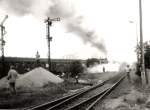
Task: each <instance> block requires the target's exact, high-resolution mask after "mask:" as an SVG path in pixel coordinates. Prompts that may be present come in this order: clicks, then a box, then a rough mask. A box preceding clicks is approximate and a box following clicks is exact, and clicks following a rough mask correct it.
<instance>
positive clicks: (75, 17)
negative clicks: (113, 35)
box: [0, 0, 107, 54]
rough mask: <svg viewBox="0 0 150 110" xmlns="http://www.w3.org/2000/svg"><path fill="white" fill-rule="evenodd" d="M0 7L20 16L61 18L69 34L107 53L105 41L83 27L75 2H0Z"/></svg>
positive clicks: (54, 0) (66, 0) (82, 19)
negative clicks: (31, 15)
mask: <svg viewBox="0 0 150 110" xmlns="http://www.w3.org/2000/svg"><path fill="white" fill-rule="evenodd" d="M0 6H1V7H3V8H4V9H6V10H8V11H10V12H13V13H14V14H17V15H20V16H24V15H26V14H33V15H36V17H37V14H38V16H39V18H40V16H43V17H46V16H49V17H60V18H61V20H62V23H63V25H64V26H65V28H66V29H67V32H70V33H74V34H76V35H77V36H79V37H80V38H81V39H82V40H83V42H84V43H90V44H91V45H92V46H93V47H95V48H97V49H99V50H100V51H101V52H103V53H104V54H106V53H107V51H106V48H105V44H104V40H103V39H102V38H101V40H98V39H99V36H98V35H97V33H96V32H95V31H94V30H91V29H90V28H89V27H86V26H83V25H84V24H85V23H84V16H83V15H81V14H79V13H80V12H77V11H76V9H75V8H76V7H75V5H74V3H73V0H0Z"/></svg>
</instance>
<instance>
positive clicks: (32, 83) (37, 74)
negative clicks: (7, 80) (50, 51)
mask: <svg viewBox="0 0 150 110" xmlns="http://www.w3.org/2000/svg"><path fill="white" fill-rule="evenodd" d="M61 82H63V79H61V78H59V77H58V76H56V75H54V74H53V73H51V72H49V71H47V70H46V69H44V68H42V67H38V68H35V69H33V70H31V71H29V72H27V73H25V74H24V75H22V76H21V77H19V78H18V79H17V81H16V87H29V88H32V87H43V86H44V85H46V84H48V83H55V84H57V83H61Z"/></svg>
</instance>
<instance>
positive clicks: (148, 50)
mask: <svg viewBox="0 0 150 110" xmlns="http://www.w3.org/2000/svg"><path fill="white" fill-rule="evenodd" d="M144 50H145V52H144V59H145V68H148V69H150V42H145V45H144Z"/></svg>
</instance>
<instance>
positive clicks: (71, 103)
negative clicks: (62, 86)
mask: <svg viewBox="0 0 150 110" xmlns="http://www.w3.org/2000/svg"><path fill="white" fill-rule="evenodd" d="M125 77H126V74H119V75H118V76H115V77H113V78H111V79H109V80H106V81H104V82H102V83H100V84H97V85H95V86H92V87H90V88H88V89H86V90H80V91H79V92H77V93H74V94H72V95H67V96H64V97H62V98H59V99H57V100H54V101H51V102H47V103H44V104H41V105H37V106H36V105H35V106H32V107H28V108H25V109H24V110H92V109H93V107H94V106H95V105H96V104H97V103H98V102H100V101H101V100H102V99H103V98H104V97H105V96H107V95H108V94H109V93H110V92H111V91H113V90H114V88H115V87H117V86H118V85H119V84H120V83H121V81H122V80H123V79H124V78H125ZM118 79H119V80H118ZM116 80H117V81H116ZM112 82H115V83H112Z"/></svg>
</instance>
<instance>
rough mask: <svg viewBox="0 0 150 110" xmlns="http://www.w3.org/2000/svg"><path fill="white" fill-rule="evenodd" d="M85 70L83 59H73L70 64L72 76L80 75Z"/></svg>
mask: <svg viewBox="0 0 150 110" xmlns="http://www.w3.org/2000/svg"><path fill="white" fill-rule="evenodd" d="M83 70H84V68H83V66H82V63H81V61H73V62H72V63H71V65H70V72H71V77H76V76H79V73H82V72H83Z"/></svg>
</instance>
